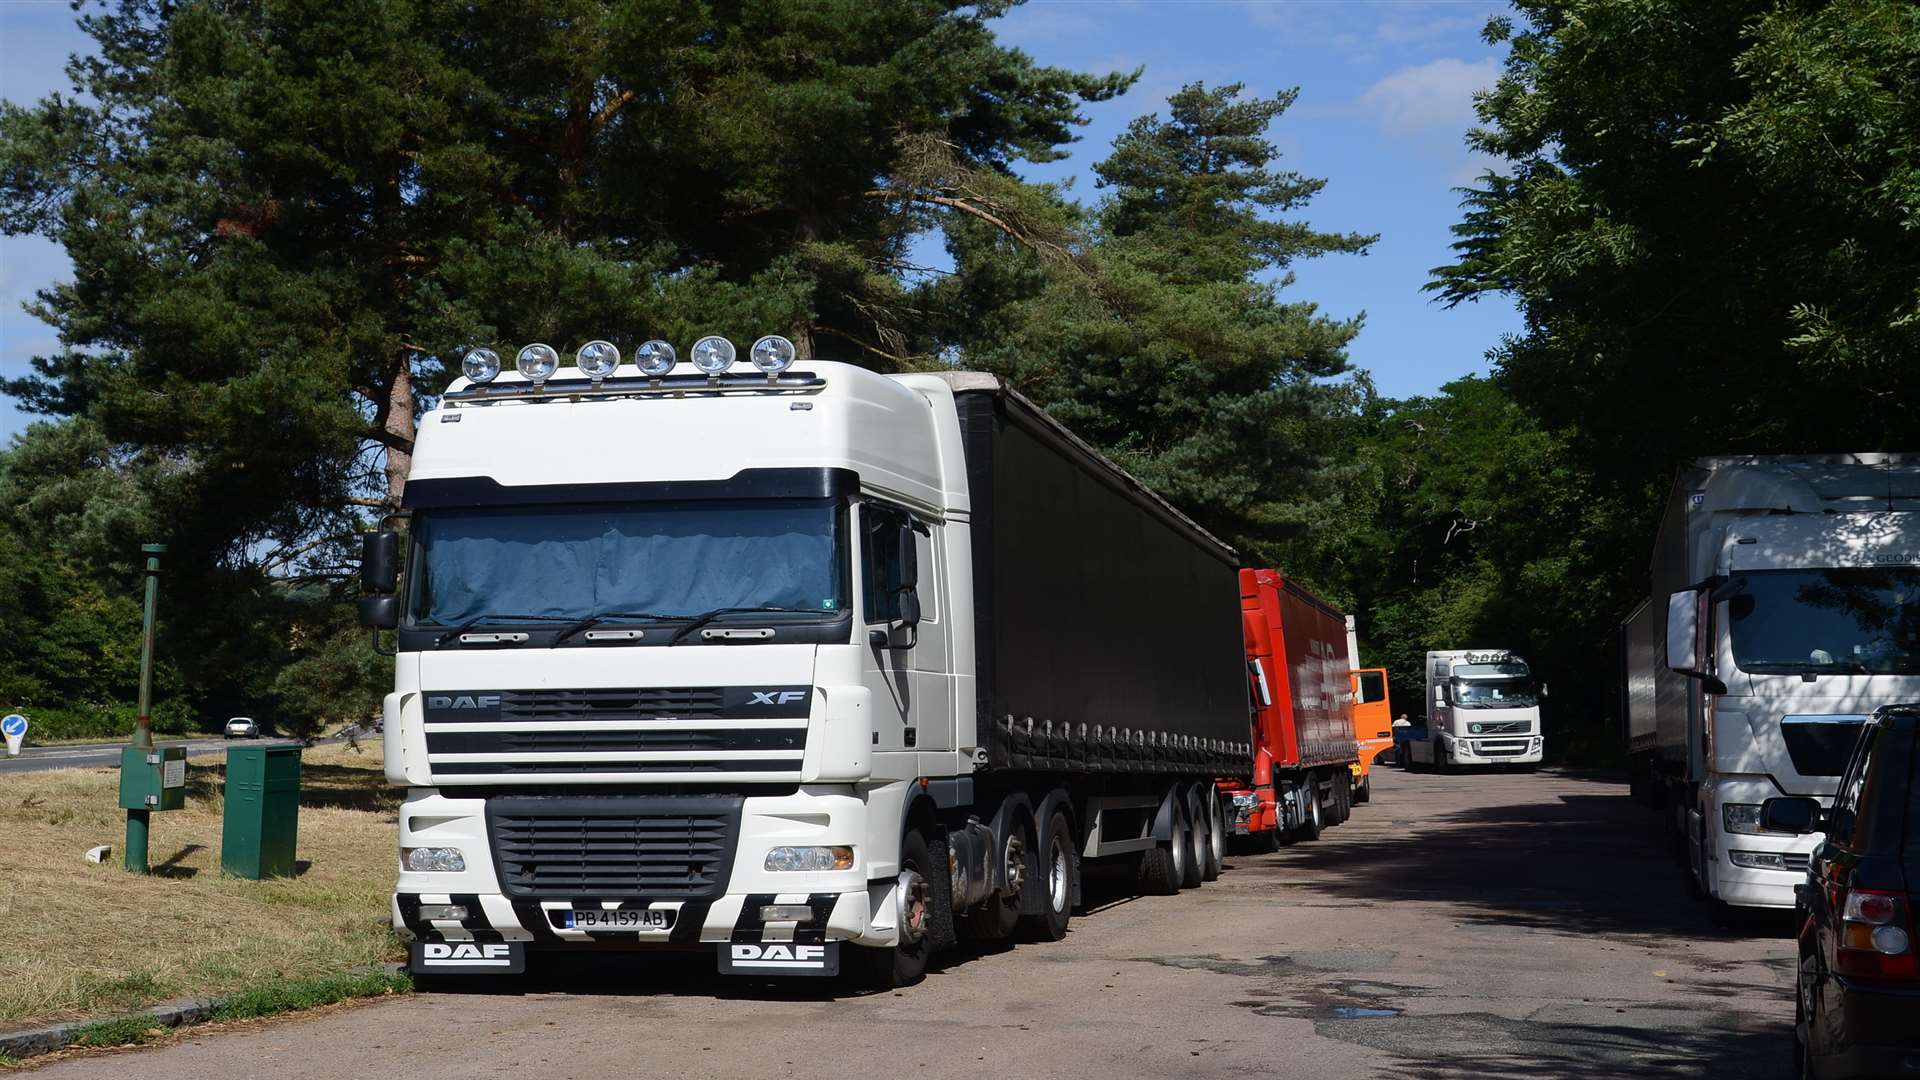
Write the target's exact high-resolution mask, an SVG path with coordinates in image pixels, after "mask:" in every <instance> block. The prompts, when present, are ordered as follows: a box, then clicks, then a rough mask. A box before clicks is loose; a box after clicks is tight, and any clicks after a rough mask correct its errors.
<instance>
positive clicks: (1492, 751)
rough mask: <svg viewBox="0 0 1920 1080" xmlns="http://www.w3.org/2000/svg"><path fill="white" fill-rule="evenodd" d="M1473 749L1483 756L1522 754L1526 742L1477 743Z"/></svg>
mask: <svg viewBox="0 0 1920 1080" xmlns="http://www.w3.org/2000/svg"><path fill="white" fill-rule="evenodd" d="M1474 751H1475V752H1476V753H1479V754H1481V755H1482V756H1485V757H1500V756H1503V755H1507V754H1524V753H1526V752H1527V744H1526V743H1524V742H1517V743H1516V742H1498V743H1479V744H1477V745H1475V746H1474Z"/></svg>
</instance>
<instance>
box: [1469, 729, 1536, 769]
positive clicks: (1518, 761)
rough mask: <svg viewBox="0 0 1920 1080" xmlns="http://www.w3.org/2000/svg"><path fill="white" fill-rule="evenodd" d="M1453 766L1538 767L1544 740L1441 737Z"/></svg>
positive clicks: (1493, 737) (1503, 736)
mask: <svg viewBox="0 0 1920 1080" xmlns="http://www.w3.org/2000/svg"><path fill="white" fill-rule="evenodd" d="M1444 739H1445V742H1446V747H1445V749H1446V753H1447V756H1448V758H1449V759H1450V760H1451V761H1452V762H1453V763H1454V764H1455V765H1538V764H1539V763H1540V760H1541V758H1542V757H1543V756H1544V755H1545V754H1546V747H1547V740H1545V739H1544V738H1541V737H1540V736H1538V735H1485V736H1474V737H1471V738H1465V737H1461V736H1457V735H1456V736H1444Z"/></svg>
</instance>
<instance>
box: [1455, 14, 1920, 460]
mask: <svg viewBox="0 0 1920 1080" xmlns="http://www.w3.org/2000/svg"><path fill="white" fill-rule="evenodd" d="M1515 6H1516V7H1517V8H1518V10H1519V13H1520V19H1519V20H1518V21H1517V22H1516V21H1511V20H1507V19H1496V20H1494V21H1493V22H1492V23H1491V24H1490V25H1489V27H1488V30H1487V37H1488V38H1489V40H1490V41H1494V42H1504V43H1506V44H1508V45H1509V46H1510V51H1509V54H1508V58H1507V61H1506V70H1505V73H1504V74H1503V75H1502V77H1501V79H1500V80H1499V82H1498V84H1497V85H1496V86H1495V87H1494V88H1493V90H1491V91H1490V92H1488V93H1487V94H1485V95H1484V96H1483V97H1482V98H1481V99H1480V101H1479V112H1480V116H1481V119H1482V120H1483V121H1484V123H1485V125H1486V126H1485V127H1484V128H1483V129H1481V130H1478V131H1476V132H1474V133H1473V134H1472V136H1471V138H1470V142H1471V143H1472V144H1473V145H1474V146H1475V147H1476V148H1478V149H1480V150H1482V151H1485V152H1487V153H1489V154H1492V155H1494V156H1496V157H1499V158H1502V159H1504V160H1505V162H1506V163H1507V166H1508V172H1509V174H1510V175H1493V174H1489V175H1488V176H1486V177H1484V178H1483V183H1482V184H1481V185H1480V186H1479V187H1477V188H1475V189H1473V190H1471V191H1469V192H1468V193H1467V202H1466V207H1467V213H1466V216H1465V220H1464V221H1463V222H1462V223H1461V225H1460V226H1459V227H1458V228H1457V230H1456V232H1457V233H1458V234H1459V236H1460V242H1459V244H1458V245H1457V249H1458V251H1459V261H1457V262H1456V263H1454V264H1453V265H1451V266H1447V267H1442V268H1440V269H1439V270H1437V271H1436V272H1435V273H1436V280H1435V287H1436V288H1438V289H1439V290H1440V291H1441V294H1442V295H1443V296H1444V297H1445V298H1446V299H1447V300H1449V301H1450V302H1460V301H1463V300H1467V299H1471V298H1473V297H1475V296H1478V295H1480V294H1482V293H1485V292H1489V291H1499V292H1506V293H1510V294H1512V295H1514V296H1516V297H1517V298H1518V299H1519V301H1520V303H1521V306H1522V310H1523V311H1524V313H1525V316H1526V330H1525V332H1524V333H1522V334H1520V335H1519V336H1517V337H1515V338H1513V339H1512V340H1510V341H1508V342H1506V343H1505V344H1504V345H1502V346H1501V347H1500V348H1499V349H1498V350H1497V351H1496V359H1497V360H1498V363H1499V368H1500V373H1501V377H1502V378H1503V380H1504V381H1505V382H1506V383H1507V385H1508V386H1509V387H1510V388H1511V390H1512V392H1513V394H1514V396H1515V398H1516V400H1518V401H1519V402H1521V403H1522V405H1524V406H1525V407H1526V408H1528V409H1529V410H1530V411H1532V412H1533V413H1534V414H1535V415H1537V416H1539V417H1540V418H1541V419H1542V420H1543V421H1544V422H1546V424H1547V425H1548V426H1549V427H1553V428H1565V429H1568V430H1570V431H1573V432H1574V433H1575V435H1576V438H1577V439H1578V440H1579V441H1580V443H1581V445H1582V446H1583V447H1585V448H1586V449H1585V450H1584V451H1583V454H1584V456H1585V457H1586V458H1587V460H1588V461H1589V462H1591V467H1592V468H1593V469H1594V470H1595V471H1596V473H1597V474H1599V475H1602V476H1607V477H1611V478H1615V479H1617V480H1618V481H1619V486H1620V489H1621V490H1623V491H1624V490H1630V489H1632V488H1634V487H1636V486H1638V485H1639V484H1640V483H1642V482H1643V481H1644V480H1645V478H1646V477H1648V476H1650V475H1653V474H1658V473H1662V472H1664V471H1667V470H1669V469H1670V468H1671V466H1672V464H1673V462H1674V460H1675V459H1677V458H1679V457H1682V456H1690V455H1695V454H1700V453H1719V452H1728V451H1767V450H1771V451H1805V450H1812V449H1850V450H1865V449H1877V448H1883V447H1888V446H1894V445H1898V444H1902V443H1905V442H1907V441H1910V440H1912V439H1913V438H1914V437H1915V435H1916V434H1920V422H1916V420H1915V418H1914V413H1913V411H1912V410H1911V409H1909V408H1907V407H1906V406H1905V404H1904V402H1905V401H1906V400H1907V399H1910V398H1911V397H1912V395H1913V393H1914V392H1915V391H1916V390H1920V365H1916V364H1915V363H1914V362H1913V358H1914V356H1915V355H1916V352H1917V351H1920V243H1917V242H1916V240H1917V239H1920V229H1917V228H1916V226H1920V216H1917V215H1916V211H1915V206H1916V205H1920V201H1916V195H1917V194H1920V163H1916V161H1915V159H1914V156H1913V154H1912V153H1911V152H1910V151H1911V148H1912V147H1913V146H1914V145H1916V142H1920V96H1916V95H1915V94H1914V93H1913V92H1912V88H1913V87H1914V85H1915V83H1916V76H1917V75H1920V9H1916V8H1915V7H1914V6H1913V5H1912V4H1910V3H1906V2H1904V0H1841V2H1834V3H1806V4H1798V3H1796V4H1782V5H1778V6H1776V7H1774V8H1772V9H1771V10H1767V9H1763V8H1758V7H1756V6H1755V5H1753V4H1751V3H1747V2H1744V0H1685V2H1682V0H1649V2H1646V3H1635V4H1621V3H1612V2H1607V0H1519V2H1518V3H1516V5H1515Z"/></svg>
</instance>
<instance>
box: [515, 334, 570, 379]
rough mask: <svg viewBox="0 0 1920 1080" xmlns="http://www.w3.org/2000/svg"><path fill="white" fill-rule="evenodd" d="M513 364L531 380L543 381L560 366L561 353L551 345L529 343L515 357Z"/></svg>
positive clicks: (551, 375) (550, 376)
mask: <svg viewBox="0 0 1920 1080" xmlns="http://www.w3.org/2000/svg"><path fill="white" fill-rule="evenodd" d="M513 366H514V367H516V368H518V369H519V370H520V374H522V375H525V376H526V377H527V379H528V381H530V382H536V383H543V382H546V381H547V380H548V379H550V378H552V377H553V373H554V372H555V371H557V370H558V369H559V367H560V354H559V353H557V352H554V351H553V346H551V345H539V344H535V345H529V346H527V347H526V348H524V349H521V350H520V355H519V356H516V357H514V358H513Z"/></svg>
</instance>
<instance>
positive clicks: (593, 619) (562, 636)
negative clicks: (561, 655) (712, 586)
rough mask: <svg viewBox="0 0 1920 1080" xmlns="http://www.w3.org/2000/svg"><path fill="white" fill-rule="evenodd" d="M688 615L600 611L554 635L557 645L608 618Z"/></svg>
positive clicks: (676, 616) (663, 617)
mask: <svg viewBox="0 0 1920 1080" xmlns="http://www.w3.org/2000/svg"><path fill="white" fill-rule="evenodd" d="M685 618H688V616H686V615H661V614H659V613H658V612H653V611H599V612H595V613H594V614H592V615H588V616H586V617H585V618H583V619H578V620H575V621H574V622H572V623H569V624H568V625H567V627H566V629H564V630H562V631H560V632H559V633H558V634H555V635H554V638H553V643H554V644H555V645H558V644H560V643H561V642H563V641H565V640H567V639H568V638H570V637H572V636H573V635H575V634H577V633H579V632H580V631H582V630H591V629H593V628H594V627H596V626H599V625H600V624H601V623H603V622H606V621H607V620H608V619H685Z"/></svg>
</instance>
